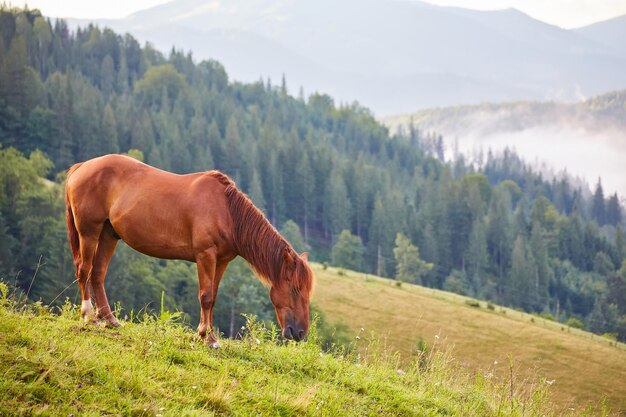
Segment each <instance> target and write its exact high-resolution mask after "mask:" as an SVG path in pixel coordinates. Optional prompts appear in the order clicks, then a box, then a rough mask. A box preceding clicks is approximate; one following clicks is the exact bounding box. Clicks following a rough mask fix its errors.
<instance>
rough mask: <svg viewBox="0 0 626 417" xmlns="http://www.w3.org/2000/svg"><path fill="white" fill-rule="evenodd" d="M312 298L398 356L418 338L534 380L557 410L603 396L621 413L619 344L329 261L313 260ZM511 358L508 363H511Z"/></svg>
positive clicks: (624, 381)
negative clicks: (325, 266)
mask: <svg viewBox="0 0 626 417" xmlns="http://www.w3.org/2000/svg"><path fill="white" fill-rule="evenodd" d="M315 274H316V278H317V282H316V289H315V294H314V296H313V300H314V302H315V303H316V305H318V306H319V307H320V309H321V310H322V311H324V312H325V313H326V315H327V316H328V317H329V318H339V319H340V320H341V321H342V322H343V323H345V324H347V325H348V326H349V327H350V328H351V330H352V331H353V332H354V333H355V334H360V337H369V336H370V335H372V334H373V335H376V337H378V338H381V339H382V340H383V341H384V342H385V343H386V344H387V346H388V349H390V350H391V351H398V352H399V353H400V355H401V358H403V359H401V360H404V361H410V360H411V359H412V358H413V357H414V356H415V354H416V353H417V352H419V350H420V345H421V346H422V348H423V346H424V345H426V346H428V347H431V348H436V349H442V350H445V351H449V352H450V356H451V357H453V358H454V360H455V361H457V362H458V363H459V364H461V365H462V366H463V367H465V368H466V369H468V370H472V371H481V372H482V373H483V374H486V375H493V377H494V378H495V379H499V380H501V381H504V380H508V378H509V377H510V374H511V370H512V371H513V375H514V378H513V381H514V384H515V385H533V384H537V383H538V382H540V381H543V383H544V384H545V385H546V386H547V387H548V389H549V392H550V398H551V401H553V402H554V403H555V407H556V409H557V410H558V411H561V412H573V413H575V414H577V413H581V412H582V410H584V409H586V408H587V407H588V406H589V405H592V407H595V408H596V412H598V413H600V410H599V408H598V405H599V404H600V402H601V401H603V400H604V401H605V402H606V404H607V405H608V406H609V408H610V409H611V410H612V412H613V413H615V414H617V415H621V414H626V377H625V375H626V346H625V345H624V344H621V343H616V342H614V341H612V340H609V339H606V338H604V337H601V336H598V335H593V334H591V333H588V332H585V331H582V330H578V329H573V328H569V327H567V326H565V325H563V324H561V323H556V322H553V321H550V320H546V319H544V318H541V317H537V316H532V315H529V314H526V313H521V312H519V311H516V310H513V309H509V308H501V307H499V306H491V305H490V306H489V308H488V306H487V304H488V303H486V302H484V301H480V302H477V301H476V300H473V299H471V298H467V297H463V296H460V295H456V294H452V293H449V292H444V291H439V290H434V289H430V288H425V287H420V286H416V285H411V284H405V283H403V284H402V285H401V286H398V282H397V281H392V280H387V279H381V278H378V277H374V276H371V275H366V274H361V273H357V272H352V271H343V270H339V269H335V268H328V269H323V268H322V267H321V266H320V265H316V266H315ZM511 365H512V369H511Z"/></svg>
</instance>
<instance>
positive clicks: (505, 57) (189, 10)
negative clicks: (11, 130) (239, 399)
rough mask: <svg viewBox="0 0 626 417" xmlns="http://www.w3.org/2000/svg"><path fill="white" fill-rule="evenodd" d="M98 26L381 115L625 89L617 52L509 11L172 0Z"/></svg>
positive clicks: (376, 2) (242, 75) (624, 62)
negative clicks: (223, 34)
mask: <svg viewBox="0 0 626 417" xmlns="http://www.w3.org/2000/svg"><path fill="white" fill-rule="evenodd" d="M355 10H359V13H354V11H355ZM328 11H332V12H328ZM259 16H261V18H259ZM71 22H73V23H72V25H74V26H75V25H77V24H78V23H84V22H85V21H84V20H83V21H71ZM96 23H98V21H96ZM173 23H175V24H173ZM102 24H106V25H109V26H111V27H113V28H114V29H116V30H118V31H120V30H121V31H128V32H130V33H132V34H133V35H134V36H137V37H138V38H139V39H141V40H142V41H151V42H154V44H155V46H156V47H157V48H159V49H161V50H164V51H168V50H170V49H171V47H172V46H173V45H175V46H176V47H177V48H183V49H186V50H192V52H193V54H194V56H195V57H197V58H198V59H209V58H211V59H217V60H218V61H220V62H222V63H223V64H224V65H225V67H226V68H227V70H228V72H229V74H232V76H233V78H234V79H237V80H240V81H256V80H258V79H259V78H261V77H262V78H271V79H275V80H278V79H280V78H281V77H282V76H283V74H284V75H285V77H286V79H287V81H288V83H289V85H290V86H291V87H292V88H293V89H297V88H299V87H300V86H302V87H303V88H304V90H305V91H308V92H313V91H321V92H325V93H329V94H330V95H332V96H334V97H337V98H338V99H340V100H342V101H346V102H352V101H354V100H357V101H359V102H360V103H361V104H363V105H365V106H366V107H369V108H371V109H373V110H374V112H375V113H376V114H379V115H383V114H397V113H401V112H407V111H413V110H416V109H419V108H425V107H432V106H435V105H452V104H471V103H480V102H483V101H511V100H538V99H541V100H544V99H561V100H567V101H572V100H577V99H579V98H581V97H585V96H591V95H595V94H599V93H603V92H605V91H609V90H613V89H616V88H624V87H626V71H623V69H624V68H626V52H625V53H621V52H620V51H619V50H615V48H614V47H612V46H611V45H605V44H604V43H602V42H600V41H599V40H598V39H589V38H588V37H586V36H585V35H584V34H582V33H581V32H579V31H569V30H564V29H560V28H558V27H556V26H552V25H549V24H546V23H543V22H540V21H538V20H536V19H533V18H531V17H529V16H527V15H525V14H524V13H522V12H519V11H517V10H515V9H509V10H503V11H489V12H482V11H472V10H467V9H461V8H453V7H440V6H434V5H430V4H427V3H422V2H417V1H401V0H368V1H367V2H365V3H363V2H357V1H356V0H350V1H347V2H342V3H341V4H335V3H332V2H330V1H325V2H322V4H319V3H316V5H315V6H313V5H308V4H301V3H296V2H289V1H282V2H279V3H274V2H268V1H257V2H256V3H255V6H254V7H251V6H249V5H248V4H247V3H246V4H244V2H243V1H242V0H234V1H231V2H229V3H228V4H227V5H225V4H222V3H220V2H217V1H213V2H204V1H200V0H177V1H172V2H169V3H165V4H161V5H158V6H155V7H153V8H151V9H147V10H145V11H141V12H137V13H134V14H132V15H131V16H129V17H127V18H125V19H118V20H106V21H102ZM216 29H229V30H233V29H238V30H241V32H236V31H235V32H230V34H231V39H230V42H226V43H225V45H226V46H225V47H221V46H220V45H221V44H222V42H224V39H223V38H220V37H216V36H215V32H213V31H215V30H216ZM199 34H200V35H199ZM259 39H261V40H259ZM270 41H271V42H270ZM261 44H262V45H263V47H262V48H259V45H261ZM226 48H228V50H226ZM273 50H276V51H281V52H280V53H273V54H272V53H270V52H271V51H273ZM262 52H263V53H262ZM302 58H304V60H303V59H302ZM433 74H435V75H436V76H437V77H433V76H432V75H433ZM451 80H457V82H454V81H451ZM425 86H430V87H431V88H424V87H425ZM420 90H423V91H420ZM390 91H391V93H390Z"/></svg>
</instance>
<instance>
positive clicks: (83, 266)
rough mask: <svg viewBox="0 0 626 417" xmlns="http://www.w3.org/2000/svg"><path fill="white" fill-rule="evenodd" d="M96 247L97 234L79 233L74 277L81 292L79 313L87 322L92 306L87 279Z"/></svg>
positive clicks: (90, 318) (88, 278) (89, 319)
mask: <svg viewBox="0 0 626 417" xmlns="http://www.w3.org/2000/svg"><path fill="white" fill-rule="evenodd" d="M97 247H98V239H97V234H96V235H95V236H94V234H93V233H90V234H80V250H79V253H78V256H76V257H75V259H74V263H75V265H76V278H77V279H78V286H79V287H80V294H81V300H82V304H81V310H80V314H81V316H82V317H83V319H84V320H85V322H89V321H91V320H92V318H93V306H92V304H91V298H90V294H89V281H90V279H91V271H92V268H93V258H94V255H95V252H96V248H97Z"/></svg>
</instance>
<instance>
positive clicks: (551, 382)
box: [546, 379, 556, 385]
mask: <svg viewBox="0 0 626 417" xmlns="http://www.w3.org/2000/svg"><path fill="white" fill-rule="evenodd" d="M555 381H556V379H553V380H551V381H546V384H548V385H552V384H554V382H555Z"/></svg>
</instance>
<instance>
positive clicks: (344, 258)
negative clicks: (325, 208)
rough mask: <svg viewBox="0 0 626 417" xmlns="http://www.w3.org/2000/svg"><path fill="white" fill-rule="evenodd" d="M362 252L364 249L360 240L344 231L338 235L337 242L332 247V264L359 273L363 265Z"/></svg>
mask: <svg viewBox="0 0 626 417" xmlns="http://www.w3.org/2000/svg"><path fill="white" fill-rule="evenodd" d="M364 252H365V247H364V246H363V242H362V241H361V238H360V237H358V236H355V235H353V234H352V233H350V231H349V230H345V229H344V230H342V231H341V233H340V234H339V238H338V239H337V242H336V243H335V244H334V245H333V250H332V260H333V264H335V265H337V266H340V267H343V268H348V269H353V270H356V271H360V270H361V268H362V265H363V253H364Z"/></svg>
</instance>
